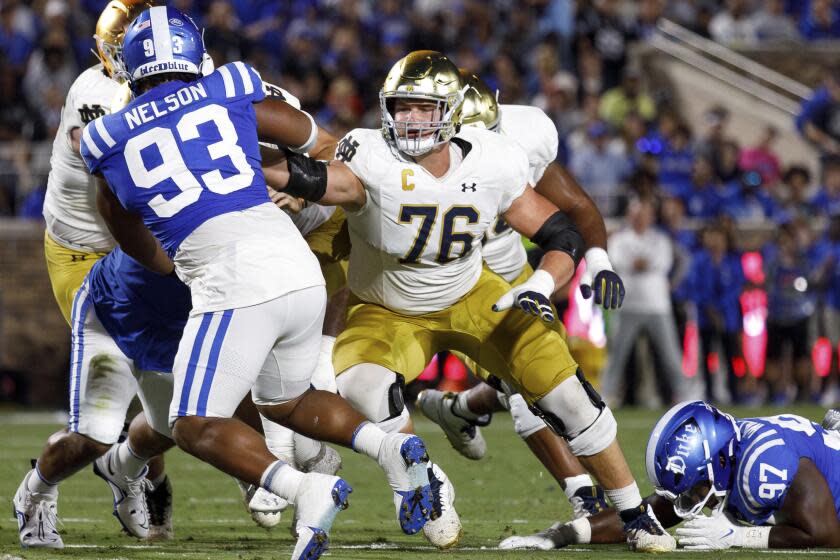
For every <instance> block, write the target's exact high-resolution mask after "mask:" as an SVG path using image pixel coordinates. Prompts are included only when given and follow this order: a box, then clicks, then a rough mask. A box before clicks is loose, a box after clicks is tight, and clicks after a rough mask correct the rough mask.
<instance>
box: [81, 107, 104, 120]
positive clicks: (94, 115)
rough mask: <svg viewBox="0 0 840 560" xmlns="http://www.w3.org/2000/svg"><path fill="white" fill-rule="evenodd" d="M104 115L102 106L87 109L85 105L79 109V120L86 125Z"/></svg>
mask: <svg viewBox="0 0 840 560" xmlns="http://www.w3.org/2000/svg"><path fill="white" fill-rule="evenodd" d="M103 115H105V109H104V108H103V107H102V105H99V104H96V105H91V106H90V107H88V105H87V103H86V104H84V105H82V106H81V107H79V118H80V119H82V122H83V123H85V124H87V123H89V122H91V121H93V120H95V119H98V118H99V117H101V116H103Z"/></svg>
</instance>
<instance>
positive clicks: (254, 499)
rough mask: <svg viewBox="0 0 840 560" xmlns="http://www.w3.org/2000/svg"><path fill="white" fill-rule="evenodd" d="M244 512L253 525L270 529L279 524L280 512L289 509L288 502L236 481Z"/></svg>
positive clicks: (262, 489)
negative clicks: (249, 517)
mask: <svg viewBox="0 0 840 560" xmlns="http://www.w3.org/2000/svg"><path fill="white" fill-rule="evenodd" d="M236 484H237V485H238V486H239V492H240V493H241V494H242V501H243V503H244V504H245V510H246V511H247V512H248V513H249V514H250V515H251V519H253V520H254V523H256V524H257V525H259V526H260V527H262V528H263V529H271V528H273V527H276V526H277V525H278V524H279V523H280V519H281V517H282V512H283V511H284V510H285V509H286V508H288V507H289V502H288V501H287V500H284V499H283V498H281V497H280V496H276V495H274V494H272V493H271V492H269V491H268V490H266V489H265V488H260V487H259V486H254V485H253V484H248V483H247V482H242V481H241V480H236Z"/></svg>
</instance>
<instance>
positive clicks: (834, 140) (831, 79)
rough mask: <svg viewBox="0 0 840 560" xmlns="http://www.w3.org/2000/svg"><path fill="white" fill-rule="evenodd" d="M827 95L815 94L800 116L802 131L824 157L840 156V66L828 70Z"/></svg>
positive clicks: (799, 121) (826, 78)
mask: <svg viewBox="0 0 840 560" xmlns="http://www.w3.org/2000/svg"><path fill="white" fill-rule="evenodd" d="M824 83H825V92H826V93H825V95H820V94H815V95H814V97H813V98H812V99H811V101H809V102H807V103H806V104H805V105H804V106H803V112H802V114H801V115H800V116H799V119H798V123H801V126H802V132H803V135H804V136H805V138H806V139H808V140H810V141H811V142H813V143H814V144H815V145H816V146H817V148H818V149H819V150H820V152H821V153H822V155H823V156H824V157H830V156H840V67H838V66H835V67H833V68H830V69H829V70H828V71H827V74H826V77H825V82H824Z"/></svg>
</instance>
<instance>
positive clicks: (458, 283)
mask: <svg viewBox="0 0 840 560" xmlns="http://www.w3.org/2000/svg"><path fill="white" fill-rule="evenodd" d="M449 150H450V156H451V158H452V166H451V169H450V171H449V172H448V173H447V174H445V175H444V176H443V177H440V178H437V177H434V176H432V175H431V174H430V173H428V172H427V171H426V170H425V169H424V168H423V167H421V166H420V165H418V164H416V163H414V162H412V161H408V160H406V159H404V158H401V157H400V156H399V155H398V154H397V153H395V152H394V151H393V150H392V149H391V147H390V146H389V145H388V143H387V142H386V141H385V139H384V138H383V136H382V133H381V131H379V130H367V129H356V130H353V131H351V132H350V133H349V134H348V135H347V136H345V137H344V138H343V139H342V140H341V142H340V143H339V144H338V148H337V150H336V158H337V159H340V160H342V161H343V162H344V163H345V164H346V165H347V166H348V167H349V168H350V169H351V170H352V171H353V173H355V174H356V176H357V177H358V178H359V179H360V180H361V182H362V184H363V185H364V187H365V191H366V194H367V201H366V203H365V206H364V207H363V208H362V209H361V210H359V211H357V212H348V216H347V221H348V226H349V230H350V238H351V241H352V250H351V254H350V267H349V272H348V284H349V286H350V289H351V290H352V291H353V293H354V294H356V296H358V297H359V298H360V299H362V300H363V301H367V302H371V303H376V304H379V305H382V306H384V307H387V308H389V309H391V310H393V311H396V312H398V313H403V314H407V315H421V314H424V313H430V312H434V311H439V310H441V309H445V308H447V307H449V306H451V305H452V304H454V303H455V302H456V301H458V300H459V299H460V298H461V297H463V296H464V295H465V294H466V293H467V292H468V291H469V290H470V289H472V287H473V286H474V285H475V282H476V281H477V280H478V277H479V276H480V275H481V268H482V264H481V251H480V245H481V242H482V240H483V237H484V235H485V233H486V231H487V229H488V228H489V227H491V226H492V224H493V223H495V221H496V218H497V217H498V216H499V215H500V214H502V213H503V212H505V211H506V210H507V209H508V208H509V207H510V205H511V204H512V203H513V201H514V200H516V199H517V198H518V197H519V196H521V194H522V193H523V192H524V189H525V188H526V186H527V182H528V161H527V157H526V155H525V153H524V152H523V151H522V150H521V148H519V146H518V145H517V144H516V143H515V142H513V141H511V140H509V139H506V138H504V137H503V136H501V135H499V134H496V133H494V132H489V131H486V130H478V129H464V130H462V131H461V132H460V133H459V134H458V136H457V137H456V138H455V139H454V140H452V141H451V142H450V143H449Z"/></svg>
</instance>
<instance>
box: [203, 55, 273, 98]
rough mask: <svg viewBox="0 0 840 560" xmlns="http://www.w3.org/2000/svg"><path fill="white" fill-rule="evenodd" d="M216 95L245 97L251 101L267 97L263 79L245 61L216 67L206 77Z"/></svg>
mask: <svg viewBox="0 0 840 560" xmlns="http://www.w3.org/2000/svg"><path fill="white" fill-rule="evenodd" d="M205 81H206V83H207V84H208V86H209V88H210V90H211V92H213V93H214V94H215V95H214V96H219V97H226V98H228V99H231V98H244V99H247V100H248V101H250V102H251V103H259V102H260V101H262V100H263V99H265V91H264V90H263V81H262V78H261V77H260V75H259V73H258V72H257V71H256V70H254V68H253V67H252V66H251V65H250V64H247V63H245V62H230V63H228V64H225V65H223V66H219V67H218V68H216V71H215V72H213V73H212V74H210V75H209V76H208V77H207V78H205Z"/></svg>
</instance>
